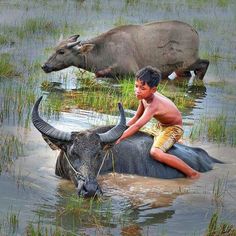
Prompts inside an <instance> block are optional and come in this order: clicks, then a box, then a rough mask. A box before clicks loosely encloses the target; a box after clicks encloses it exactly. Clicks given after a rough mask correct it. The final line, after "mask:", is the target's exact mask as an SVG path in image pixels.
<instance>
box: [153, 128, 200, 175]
mask: <svg viewBox="0 0 236 236" xmlns="http://www.w3.org/2000/svg"><path fill="white" fill-rule="evenodd" d="M182 134H183V130H182V129H181V128H180V127H177V126H171V127H166V128H163V130H162V132H161V134H160V135H158V136H156V137H154V143H153V146H152V148H151V151H150V154H151V156H152V157H153V159H155V160H158V161H160V162H162V163H165V164H167V165H169V166H171V167H173V168H176V169H178V170H180V171H181V172H183V173H184V174H185V175H187V176H188V177H190V178H198V177H199V176H200V174H199V172H197V171H196V170H194V169H192V168H191V167H190V166H188V165H187V164H186V163H185V162H184V161H182V160H181V159H179V158H178V157H176V156H174V155H171V154H168V153H166V151H167V150H169V149H170V148H171V147H172V146H173V145H174V143H175V142H177V141H178V140H179V139H180V138H181V136H182Z"/></svg>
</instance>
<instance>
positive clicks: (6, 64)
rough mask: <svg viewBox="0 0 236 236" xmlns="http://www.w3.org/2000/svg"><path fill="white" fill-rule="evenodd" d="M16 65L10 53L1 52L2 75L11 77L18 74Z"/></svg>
mask: <svg viewBox="0 0 236 236" xmlns="http://www.w3.org/2000/svg"><path fill="white" fill-rule="evenodd" d="M18 75H19V73H18V72H17V71H16V69H15V66H14V65H13V64H12V63H11V57H10V55H9V54H8V53H3V54H0V77H4V78H9V77H14V76H18Z"/></svg>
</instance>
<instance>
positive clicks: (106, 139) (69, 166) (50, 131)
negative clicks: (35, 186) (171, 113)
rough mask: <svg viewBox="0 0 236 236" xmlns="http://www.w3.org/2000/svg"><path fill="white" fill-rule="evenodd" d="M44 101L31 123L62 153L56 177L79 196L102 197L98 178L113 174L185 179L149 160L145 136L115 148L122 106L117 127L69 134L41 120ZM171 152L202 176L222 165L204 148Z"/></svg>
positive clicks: (121, 129) (148, 142)
mask: <svg viewBox="0 0 236 236" xmlns="http://www.w3.org/2000/svg"><path fill="white" fill-rule="evenodd" d="M41 99H42V97H41V98H39V99H38V100H37V102H36V103H35V105H34V108H33V112H32V122H33V124H34V126H35V127H36V128H37V129H38V130H39V131H40V132H41V134H42V135H43V137H44V139H45V140H46V141H47V143H48V144H49V145H50V147H51V148H52V149H55V148H59V149H60V150H61V151H60V154H59V156H58V159H57V163H56V171H55V172H56V175H58V176H61V177H63V178H66V179H70V180H72V181H73V182H74V183H75V185H76V187H77V189H78V194H79V195H82V196H85V197H87V196H93V195H99V194H101V189H100V187H99V185H98V183H97V180H96V178H97V176H98V175H99V174H104V173H108V172H112V171H115V172H118V173H129V174H136V175H141V176H150V177H157V178H165V179H171V178H180V177H184V175H183V173H181V172H180V171H178V170H176V169H173V168H171V167H169V166H167V165H165V164H162V163H160V162H158V161H155V160H153V159H152V158H151V157H150V155H149V150H150V147H151V145H152V137H151V136H149V135H147V134H145V133H143V132H138V133H136V134H135V135H133V136H132V137H130V138H128V139H126V140H124V141H122V142H121V143H120V144H118V145H113V144H114V141H115V140H117V139H118V138H119V137H120V136H121V134H122V133H123V132H124V130H125V129H126V125H125V124H126V119H125V115H124V111H123V108H122V106H121V105H119V110H120V121H119V122H118V124H117V125H116V126H114V127H113V126H103V127H98V128H94V129H90V130H86V131H83V132H71V133H70V132H64V131H60V130H58V129H56V128H54V127H52V126H51V125H50V124H48V123H47V122H46V121H44V120H43V119H42V118H41V117H40V116H39V113H38V107H39V104H40V101H41ZM168 152H169V153H171V154H174V155H176V156H178V157H179V158H181V159H182V160H183V161H185V162H186V163H188V164H189V165H190V166H191V167H192V168H194V169H196V170H197V171H200V172H205V171H209V170H211V169H212V165H213V163H215V162H218V163H220V161H218V160H216V159H214V158H212V157H210V156H209V155H208V154H207V152H206V151H204V150H203V149H201V148H193V147H188V146H185V145H181V144H175V145H174V146H173V147H172V148H171V149H170V150H169V151H168Z"/></svg>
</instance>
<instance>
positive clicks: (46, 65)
mask: <svg viewBox="0 0 236 236" xmlns="http://www.w3.org/2000/svg"><path fill="white" fill-rule="evenodd" d="M41 68H42V69H43V71H44V72H45V73H50V72H52V71H53V68H52V66H50V65H49V64H47V63H45V64H44V65H42V66H41Z"/></svg>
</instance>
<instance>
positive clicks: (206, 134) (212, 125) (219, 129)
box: [190, 114, 236, 146]
mask: <svg viewBox="0 0 236 236" xmlns="http://www.w3.org/2000/svg"><path fill="white" fill-rule="evenodd" d="M190 138H191V139H192V140H196V139H199V138H203V139H207V140H208V141H213V142H216V143H218V144H220V143H228V144H230V145H232V146H235V145H236V128H235V126H234V125H233V126H229V125H228V118H227V116H226V115H224V114H219V115H218V116H216V117H214V118H210V117H207V116H206V115H203V116H202V117H201V118H200V119H199V120H198V121H196V122H194V125H193V127H192V129H191V132H190Z"/></svg>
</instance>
